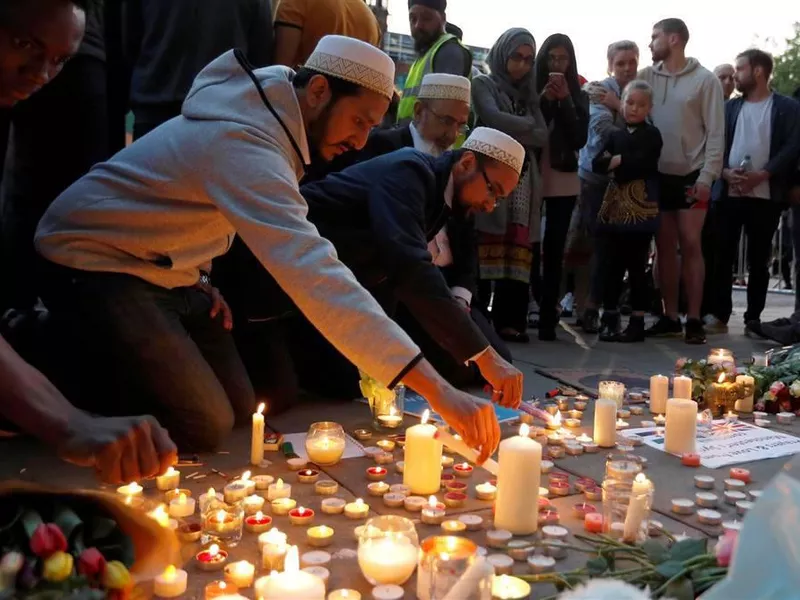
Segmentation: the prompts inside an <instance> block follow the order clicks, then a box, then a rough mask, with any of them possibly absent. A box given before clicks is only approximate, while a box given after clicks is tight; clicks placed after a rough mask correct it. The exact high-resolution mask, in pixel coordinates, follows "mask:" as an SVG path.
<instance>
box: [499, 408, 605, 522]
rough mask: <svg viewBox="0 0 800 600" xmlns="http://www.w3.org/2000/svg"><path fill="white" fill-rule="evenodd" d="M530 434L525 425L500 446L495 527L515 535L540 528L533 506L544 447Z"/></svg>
mask: <svg viewBox="0 0 800 600" xmlns="http://www.w3.org/2000/svg"><path fill="white" fill-rule="evenodd" d="M615 411H616V409H615ZM528 433H529V428H528V426H527V425H522V426H521V427H520V430H519V435H517V436H514V437H511V438H508V439H506V440H503V441H502V442H501V443H500V451H499V463H500V470H499V473H498V475H497V500H496V502H495V518H494V525H495V527H496V528H497V529H505V530H507V531H510V532H511V533H513V534H516V535H530V534H531V533H535V532H536V529H537V528H538V526H539V520H538V516H539V515H538V512H537V511H536V510H531V506H534V507H535V506H536V505H537V503H538V501H539V483H540V480H541V476H542V474H541V467H540V463H541V461H542V447H541V445H540V444H539V443H538V442H536V441H534V440H532V439H530V438H529V437H528Z"/></svg>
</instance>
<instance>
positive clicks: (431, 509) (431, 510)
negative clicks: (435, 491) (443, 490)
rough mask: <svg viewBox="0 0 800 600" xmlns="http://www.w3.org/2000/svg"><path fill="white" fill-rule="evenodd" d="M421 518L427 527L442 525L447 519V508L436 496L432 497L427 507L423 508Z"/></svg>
mask: <svg viewBox="0 0 800 600" xmlns="http://www.w3.org/2000/svg"><path fill="white" fill-rule="evenodd" d="M421 517H422V522H423V523H425V524H426V525H441V524H442V521H444V517H445V507H444V505H442V504H440V503H439V502H438V501H437V500H436V496H431V497H430V498H429V499H428V503H427V505H426V506H424V507H423V508H422V515H421Z"/></svg>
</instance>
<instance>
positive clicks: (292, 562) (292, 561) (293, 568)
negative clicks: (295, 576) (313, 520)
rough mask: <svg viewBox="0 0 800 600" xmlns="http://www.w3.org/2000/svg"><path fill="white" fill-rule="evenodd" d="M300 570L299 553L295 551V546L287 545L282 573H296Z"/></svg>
mask: <svg viewBox="0 0 800 600" xmlns="http://www.w3.org/2000/svg"><path fill="white" fill-rule="evenodd" d="M299 570H300V555H299V554H298V552H297V546H289V551H288V552H287V553H286V560H285V562H284V564H283V572H284V573H297V572H298V571H299Z"/></svg>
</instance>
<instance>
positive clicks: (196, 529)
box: [178, 523, 203, 544]
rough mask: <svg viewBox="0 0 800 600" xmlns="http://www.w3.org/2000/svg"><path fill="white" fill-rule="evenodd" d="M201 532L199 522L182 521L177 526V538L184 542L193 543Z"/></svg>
mask: <svg viewBox="0 0 800 600" xmlns="http://www.w3.org/2000/svg"><path fill="white" fill-rule="evenodd" d="M202 534H203V528H202V527H201V526H200V523H184V524H183V525H181V526H180V527H178V538H179V539H180V541H182V542H183V543H185V544H193V543H195V542H196V541H197V540H199V539H200V537H201V536H202Z"/></svg>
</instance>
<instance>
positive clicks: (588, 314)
mask: <svg viewBox="0 0 800 600" xmlns="http://www.w3.org/2000/svg"><path fill="white" fill-rule="evenodd" d="M580 327H581V329H583V331H584V332H585V333H590V334H592V335H594V334H595V333H597V332H598V331H600V313H599V312H598V310H597V309H596V308H587V309H586V310H585V311H584V312H583V318H582V319H581V324H580Z"/></svg>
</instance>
